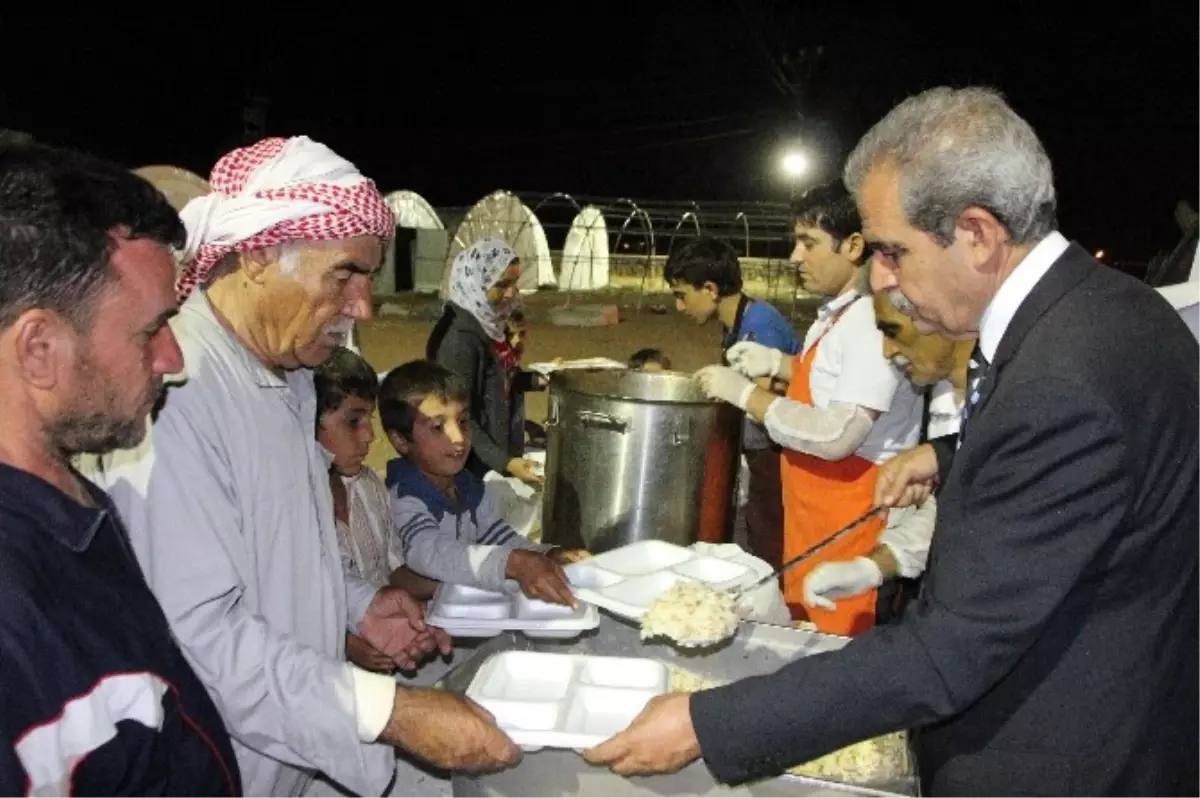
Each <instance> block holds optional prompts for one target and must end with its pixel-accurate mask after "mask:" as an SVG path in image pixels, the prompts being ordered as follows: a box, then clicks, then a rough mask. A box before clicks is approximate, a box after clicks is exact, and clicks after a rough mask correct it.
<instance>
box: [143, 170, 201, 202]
mask: <svg viewBox="0 0 1200 798" xmlns="http://www.w3.org/2000/svg"><path fill="white" fill-rule="evenodd" d="M133 172H134V174H136V175H140V176H141V177H144V178H145V179H146V180H149V181H150V183H151V184H153V186H154V187H155V188H157V189H158V190H159V191H161V192H162V193H163V194H164V195H166V197H167V202H169V203H171V207H173V208H174V209H175V210H176V211H182V210H183V206H184V205H187V204H188V203H189V202H191V201H192V200H194V199H195V198H196V197H203V196H204V195H205V194H207V193H208V192H209V188H208V181H207V180H205V179H204V178H203V177H200V175H198V174H196V173H195V172H189V171H188V170H187V169H181V168H179V167H178V166H162V165H158V166H143V167H141V168H140V169H134V170H133Z"/></svg>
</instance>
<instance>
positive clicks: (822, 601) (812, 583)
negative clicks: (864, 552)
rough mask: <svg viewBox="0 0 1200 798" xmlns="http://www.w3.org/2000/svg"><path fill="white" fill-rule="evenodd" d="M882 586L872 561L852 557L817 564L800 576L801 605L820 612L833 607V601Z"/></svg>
mask: <svg viewBox="0 0 1200 798" xmlns="http://www.w3.org/2000/svg"><path fill="white" fill-rule="evenodd" d="M881 584H883V572H882V571H880V570H879V566H878V565H876V564H875V562H874V561H873V560H869V559H867V558H866V557H855V558H854V559H853V560H843V561H842V562H826V563H821V564H820V565H818V566H817V567H816V568H814V569H812V570H811V571H809V572H808V576H806V577H804V603H805V604H807V605H808V606H810V607H819V608H821V609H823V610H832V609H836V608H837V602H835V601H834V599H840V598H846V597H847V596H857V595H858V594H859V593H862V592H863V591H865V590H870V589H871V588H873V587H879V586H880V585H881Z"/></svg>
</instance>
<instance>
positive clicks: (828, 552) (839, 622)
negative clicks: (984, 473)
mask: <svg viewBox="0 0 1200 798" xmlns="http://www.w3.org/2000/svg"><path fill="white" fill-rule="evenodd" d="M860 227H861V222H860V220H859V217H858V211H857V209H856V208H855V206H854V203H853V201H852V200H851V198H850V197H849V195H848V194H847V193H846V191H845V189H844V188H843V187H842V185H841V184H840V183H837V184H830V185H828V186H822V187H820V188H817V189H813V190H812V191H810V192H809V193H808V194H806V195H805V196H804V197H803V198H802V199H801V200H800V201H799V203H798V205H797V215H796V225H795V229H796V249H795V252H794V253H793V256H792V259H793V261H795V262H796V263H797V264H798V266H799V270H800V276H801V279H802V280H803V283H804V288H805V289H806V290H807V291H809V292H810V293H813V294H817V295H818V296H823V297H825V298H826V299H827V301H826V302H825V304H824V305H822V306H821V308H820V310H819V311H818V316H817V320H816V322H814V323H813V325H812V327H810V328H809V330H808V333H807V335H806V337H805V342H804V348H803V350H802V351H801V354H800V355H798V356H796V357H795V358H790V357H788V356H786V355H784V354H783V353H781V352H779V351H777V350H772V349H768V348H766V347H763V346H761V345H758V344H754V343H749V342H746V343H741V344H737V345H736V346H734V347H733V348H731V349H730V350H729V355H728V357H729V361H730V364H731V368H722V367H719V366H709V367H707V368H705V369H701V371H700V372H698V373H697V378H698V379H699V381H700V383H701V385H702V387H703V388H704V390H705V392H706V394H708V395H709V396H711V397H713V398H717V399H722V400H724V401H728V402H730V403H732V404H736V405H737V406H739V407H741V408H742V409H744V410H746V412H747V413H748V414H749V415H750V416H751V417H753V418H754V419H756V420H759V421H761V422H762V423H763V424H764V426H765V427H766V429H767V432H768V434H769V435H770V436H771V438H772V439H773V440H775V441H776V442H777V443H779V444H780V445H781V446H782V447H783V449H784V453H783V455H782V460H783V462H782V480H783V503H784V558H785V559H788V558H791V557H794V556H796V555H797V554H800V553H801V552H803V551H805V550H806V549H808V548H810V547H811V546H813V545H814V544H817V543H820V542H821V541H823V540H825V539H826V538H828V537H829V536H830V535H832V534H833V533H834V532H836V531H838V530H839V529H841V528H842V527H844V526H845V525H846V524H848V523H849V522H851V521H853V520H854V519H855V518H857V517H858V516H860V515H862V514H863V513H864V512H866V511H867V510H868V509H870V507H871V505H872V503H873V500H874V488H875V474H876V466H877V465H878V464H879V463H881V462H883V461H885V460H887V459H889V458H890V457H891V456H893V455H895V454H896V453H898V452H901V451H904V450H905V449H908V448H910V447H911V446H913V445H914V444H915V443H916V441H917V438H918V429H919V426H920V421H921V403H920V399H919V398H918V395H917V393H916V392H915V391H914V390H913V388H912V386H911V385H909V383H908V381H907V380H906V379H904V378H903V376H902V375H901V374H900V372H899V371H897V370H896V369H895V368H894V367H893V366H892V365H891V364H890V363H889V362H888V361H887V359H886V358H885V357H884V356H883V342H882V338H881V334H880V332H879V330H878V329H877V328H876V326H875V311H874V307H873V304H872V301H871V298H870V296H869V295H860V294H859V292H858V290H857V289H858V286H859V283H860V281H861V280H862V279H863V273H862V267H863V265H864V264H865V260H866V258H865V245H864V241H863V238H862V235H861V233H860V232H859V230H860ZM759 377H774V378H777V379H780V380H782V381H784V382H787V383H788V384H789V385H788V393H787V397H786V398H781V397H779V396H777V395H775V394H772V393H770V392H768V391H764V390H762V389H760V388H756V387H755V386H754V384H753V383H752V382H751V381H750V380H751V379H756V378H759ZM884 524H885V520H884V518H878V519H873V520H871V521H869V522H867V523H865V524H863V525H862V526H860V527H859V528H858V529H857V530H856V531H855V532H853V533H851V534H850V535H848V536H846V537H845V538H843V539H841V540H839V541H838V542H836V543H834V544H832V545H830V546H829V547H827V548H825V549H823V550H822V551H821V552H820V553H818V554H817V555H815V556H814V557H812V558H811V559H810V560H809V561H808V562H807V563H805V564H804V565H801V566H799V567H797V568H795V569H793V570H792V571H790V572H789V573H788V574H786V575H785V578H784V596H785V598H786V599H787V602H788V605H789V607H791V609H792V611H793V617H797V618H804V617H807V618H808V619H810V620H812V621H813V623H815V624H816V625H817V628H818V629H820V630H821V631H823V632H827V633H830V634H842V635H853V634H858V633H861V632H863V631H866V630H867V629H869V628H870V627H871V626H873V625H874V622H875V599H876V591H875V590H869V591H866V592H864V593H861V594H859V595H857V596H853V597H848V598H844V599H840V600H839V601H838V602H837V604H836V606H835V608H834V609H832V610H827V609H821V608H817V607H807V606H804V605H803V603H802V602H803V595H804V594H803V583H804V577H805V575H806V574H807V573H808V572H809V571H810V570H811V569H812V568H815V567H816V566H817V565H819V564H820V563H822V562H827V561H839V560H846V559H852V558H854V557H857V556H866V555H867V554H868V553H869V552H870V551H871V550H873V549H874V548H875V546H876V543H877V542H878V538H879V534H880V532H881V531H882V530H883V528H884Z"/></svg>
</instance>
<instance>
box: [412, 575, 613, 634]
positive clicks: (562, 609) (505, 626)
mask: <svg viewBox="0 0 1200 798" xmlns="http://www.w3.org/2000/svg"><path fill="white" fill-rule="evenodd" d="M425 619H426V620H427V621H428V622H429V623H431V624H433V625H434V626H440V627H441V628H443V629H445V630H446V631H447V632H449V633H450V634H451V635H454V636H457V637H495V636H496V635H498V634H500V633H501V632H508V631H514V632H523V633H524V634H526V635H528V636H529V637H548V638H571V637H577V636H578V635H579V634H580V633H581V632H584V631H586V630H588V629H595V628H596V627H597V626H599V625H600V613H599V612H597V611H596V608H595V607H593V606H592V605H590V604H587V603H585V602H583V601H582V600H581V601H579V606H578V607H576V608H575V609H571V608H570V607H566V606H563V605H561V604H551V603H550V602H548V601H539V600H538V599H531V598H529V597H528V596H526V595H525V594H524V593H522V592H521V590H520V588H519V587H518V586H517V585H516V583H515V582H514V583H510V584H509V585H508V586H507V587H506V588H505V590H504V592H501V593H495V592H492V591H490V590H480V589H479V588H476V587H469V586H467V585H451V584H443V585H441V587H439V588H438V589H437V592H436V593H434V595H433V601H431V602H430V603H429V611H428V612H427V613H426V618H425Z"/></svg>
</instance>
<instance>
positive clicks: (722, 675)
mask: <svg viewBox="0 0 1200 798" xmlns="http://www.w3.org/2000/svg"><path fill="white" fill-rule="evenodd" d="M845 643H846V640H845V639H843V638H838V637H830V636H827V635H820V634H815V633H811V632H804V631H800V630H797V629H790V628H785V627H780V626H769V625H765V624H755V623H746V624H743V625H742V627H741V629H740V630H739V633H738V636H737V637H736V638H735V639H734V640H733V641H731V642H730V643H729V644H727V645H724V646H722V647H720V648H719V649H717V650H715V651H712V652H706V653H703V654H688V653H684V652H682V651H679V650H677V649H674V648H672V647H670V646H665V645H652V644H646V643H642V642H641V641H640V640H639V638H638V631H637V629H636V628H634V627H632V626H630V625H627V624H625V623H622V622H620V621H618V620H615V619H613V618H611V617H609V616H607V615H604V614H602V615H601V623H600V628H599V629H597V630H595V631H594V632H589V633H587V634H586V635H584V636H583V637H582V638H580V639H577V640H569V641H553V640H531V639H529V638H526V637H524V636H522V635H517V634H505V635H501V636H500V637H497V638H494V639H492V640H489V641H487V642H485V643H483V644H482V645H480V646H479V647H478V648H477V649H476V650H475V652H474V653H473V654H472V655H471V656H470V657H468V658H466V659H465V660H464V661H463V662H462V663H461V664H460V665H458V666H456V667H455V668H454V669H452V670H451V671H450V672H448V673H447V674H446V675H445V677H444V678H443V679H442V680H441V681H439V682H438V685H437V686H441V687H443V688H445V689H448V690H452V691H455V692H459V693H462V692H465V691H466V689H467V687H468V685H470V683H471V680H472V678H473V677H474V676H475V672H476V671H477V670H478V669H479V667H480V665H482V664H483V662H484V660H486V659H487V658H488V657H489V656H490V655H492V654H494V653H496V652H499V651H507V650H536V651H557V652H562V653H571V654H600V655H607V656H627V657H649V658H652V659H656V660H659V661H661V662H664V663H666V664H668V665H671V666H675V667H678V668H683V669H685V670H688V671H690V672H692V673H694V674H697V675H698V676H701V677H704V678H706V679H715V680H720V681H733V680H735V679H739V678H743V677H746V676H754V675H759V674H765V673H770V672H773V671H775V670H776V669H778V668H779V667H780V666H781V665H783V664H784V663H786V662H788V661H791V660H793V659H795V658H796V657H804V656H809V655H811V654H816V653H819V652H822V651H831V650H834V649H838V648H841V647H842V646H843V645H845ZM909 770H910V773H909V775H908V776H907V777H906V778H904V779H901V780H894V781H892V782H889V783H886V784H879V785H871V787H870V788H867V787H857V786H848V785H842V784H837V783H834V782H827V781H822V780H818V779H810V778H804V777H800V776H791V775H785V776H780V777H777V778H772V779H765V780H762V781H758V782H754V783H751V784H746V785H741V786H738V787H728V786H725V785H722V784H718V783H717V782H716V781H715V780H714V779H713V777H712V774H711V773H710V772H709V771H708V768H707V767H706V766H705V765H704V763H703V762H694V763H692V764H691V765H690V766H688V767H687V768H685V769H683V770H682V771H680V772H679V773H675V774H672V775H668V776H652V777H648V778H632V779H627V778H624V777H622V776H617V775H616V774H614V773H612V772H611V771H609V770H607V769H604V768H595V767H592V766H590V765H588V764H587V763H586V762H584V761H583V759H582V758H581V757H580V756H579V755H578V754H577V753H575V752H574V751H561V750H551V749H543V750H540V751H536V752H527V753H526V754H525V757H524V759H523V760H522V761H521V763H520V764H519V765H517V766H516V767H514V768H511V769H509V770H506V771H503V772H500V773H490V774H485V775H482V776H466V775H455V776H453V778H452V784H453V790H454V794H455V795H463V796H510V795H512V796H518V795H529V796H543V795H545V796H618V795H619V796H674V795H703V796H727V795H728V796H734V795H747V796H784V795H799V796H818V795H831V796H846V795H910V796H911V795H917V792H918V790H917V778H916V765H915V762H913V761H912V758H911V757H910V762H909Z"/></svg>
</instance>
